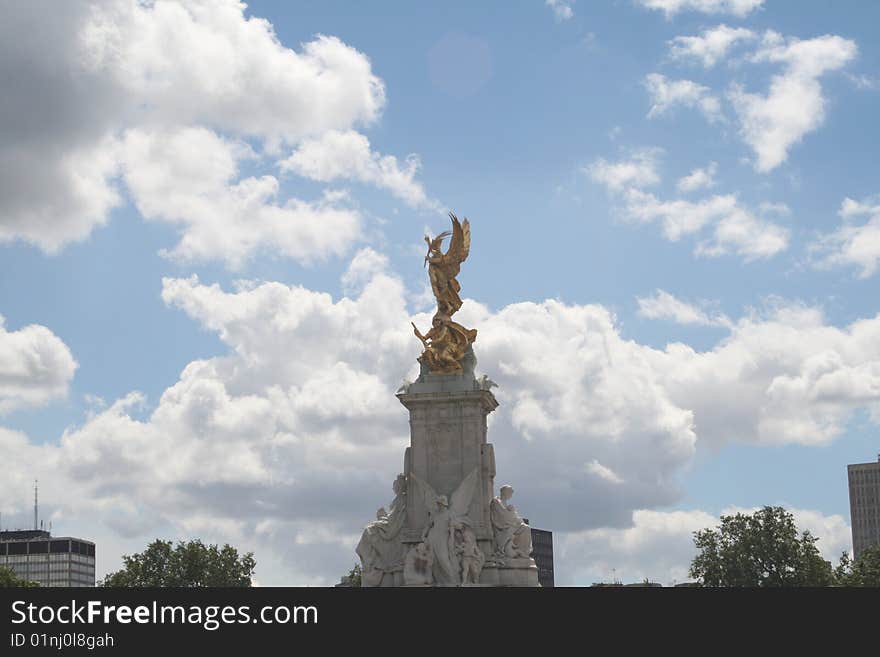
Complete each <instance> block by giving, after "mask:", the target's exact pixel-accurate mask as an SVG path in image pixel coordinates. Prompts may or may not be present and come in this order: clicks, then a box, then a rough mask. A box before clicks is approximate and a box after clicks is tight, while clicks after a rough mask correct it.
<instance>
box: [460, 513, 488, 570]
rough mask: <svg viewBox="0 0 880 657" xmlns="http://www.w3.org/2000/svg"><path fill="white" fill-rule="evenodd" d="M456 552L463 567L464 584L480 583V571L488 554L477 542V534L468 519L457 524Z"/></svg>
mask: <svg viewBox="0 0 880 657" xmlns="http://www.w3.org/2000/svg"><path fill="white" fill-rule="evenodd" d="M455 554H456V555H457V556H458V561H459V564H460V567H461V584H462V586H468V585H474V584H479V583H480V571H482V570H483V563H485V561H486V555H484V554H483V551H482V550H481V549H480V546H479V545H478V544H477V536H476V534H474V530H473V529H471V527H470V523H468V522H466V521H462V522H459V523H458V524H457V525H456V526H455Z"/></svg>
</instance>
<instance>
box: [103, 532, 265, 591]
mask: <svg viewBox="0 0 880 657" xmlns="http://www.w3.org/2000/svg"><path fill="white" fill-rule="evenodd" d="M122 560H123V563H124V567H123V568H122V569H121V570H118V571H116V572H115V573H110V574H109V575H107V577H105V578H104V580H103V581H102V582H101V583H100V586H105V587H115V588H138V587H147V586H159V587H175V586H176V587H189V588H191V587H218V586H230V587H248V586H251V577H252V576H253V573H254V568H255V567H256V565H257V563H256V561H254V556H253V554H252V553H251V552H248V553H247V554H245V555H244V556H240V555H239V554H238V550H236V549H235V548H234V547H232V546H231V545H224V546H223V547H222V548H219V547H217V546H216V545H205V544H204V543H202V542H201V541H200V540H193V541H189V542H187V543H184V542H183V541H180V542H178V543H177V545H176V546H174V545H172V543H171V541H163V540H160V539H156V540H155V541H153V542H152V543H150V544H149V545H148V546H147V549H146V550H144V551H143V552H141V553H138V554H133V555H124V556H123V557H122Z"/></svg>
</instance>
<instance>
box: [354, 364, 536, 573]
mask: <svg viewBox="0 0 880 657" xmlns="http://www.w3.org/2000/svg"><path fill="white" fill-rule="evenodd" d="M475 364H476V359H475V358H474V356H473V352H472V351H469V352H468V354H467V355H466V356H465V358H464V359H463V361H462V365H463V367H464V372H463V373H462V374H433V373H431V372H429V371H427V368H425V367H423V368H422V372H421V373H420V376H419V378H418V379H417V380H416V381H415V382H413V383H410V384H407V385H405V386H403V387H402V388H401V390H400V391H399V392H398V394H397V398H398V399H399V400H400V402H401V403H402V404H403V405H404V406H405V407H406V408H407V410H409V414H410V446H409V447H408V448H407V449H406V452H405V455H404V475H405V476H406V480H407V482H409V483H408V484H407V486H406V493H405V496H403V495H400V496H398V497H397V498H395V502H394V503H393V505H392V507H393V508H396V509H397V512H395V514H389V517H388V519H387V520H384V521H383V520H380V521H378V523H374V525H376V524H378V525H381V527H380V528H379V529H380V530H381V532H383V533H385V534H390V533H391V531H392V529H389V528H393V532H394V536H393V538H390V537H389V538H388V540H384V541H380V540H378V539H371V542H370V541H366V538H362V540H361V544H359V546H358V554H359V555H361V558H362V561H364V568H365V570H366V569H367V568H368V566H369V565H370V564H368V563H367V561H370V563H373V564H374V568H373V570H372V572H373V576H372V577H371V578H369V579H370V584H369V585H372V586H404V585H408V584H411V583H412V581H414V580H413V578H412V576H411V578H410V580H409V582H407V578H406V574H405V571H406V566H405V565H404V563H401V559H402V560H403V561H405V560H406V555H407V554H408V553H410V552H411V551H412V550H413V549H414V548H415V546H417V545H419V544H420V543H422V542H423V541H424V540H425V538H424V537H425V530H426V527H427V526H428V525H429V523H430V522H431V518H430V517H429V509H433V508H434V505H435V504H436V501H437V497H438V496H445V498H446V500H448V501H450V504H452V500H454V499H455V498H456V491H459V490H460V489H461V488H463V487H464V488H468V489H469V490H470V487H471V485H472V486H473V492H472V494H471V496H470V498H469V501H466V502H465V504H466V508H462V509H456V510H454V512H455V518H456V519H457V520H456V521H457V522H459V523H462V522H463V523H464V524H466V525H467V527H468V531H470V532H472V533H473V538H475V539H476V545H477V547H478V548H479V551H480V552H481V553H482V558H480V559H478V560H479V562H480V565H481V570H480V575H479V581H478V582H467V583H465V584H464V585H471V586H474V585H476V586H538V570H537V567H536V566H535V562H534V560H533V559H531V558H506V557H502V556H499V554H498V550H499V546H497V545H496V544H495V536H494V532H493V527H492V512H491V505H492V500H493V495H494V488H495V452H494V449H493V446H492V444H491V443H489V442H488V441H487V435H486V434H487V417H488V415H489V413H491V412H492V411H493V410H495V408H497V406H498V402H497V400H496V399H495V395H493V394H492V391H491V387H492V386H494V385H495V384H494V383H492V382H491V381H489V380H488V379H486V378H485V377H483V378H482V379H479V380H478V379H476V378H475V377H474V374H473V369H474V365H475ZM471 477H475V478H476V483H475V484H474V483H473V482H472V480H471V479H470V478H471ZM466 480H467V481H466ZM414 483H417V484H418V485H413V484H414ZM460 496H461V494H460V493H459V497H460ZM404 509H405V510H404ZM392 515H393V517H391V516H392ZM383 523H384V524H383ZM367 531H368V530H365V537H366V535H367ZM376 534H377V532H376V531H373V532H372V535H374V536H375V535H376ZM367 543H369V544H367ZM373 547H375V548H376V549H375V551H373V550H372V548H373ZM365 554H366V555H367V557H368V559H366V560H365ZM370 555H373V556H375V555H380V556H378V557H376V558H375V559H372V558H369V557H370ZM414 563H415V562H413V563H412V564H411V565H410V567H411V568H413V570H412V571H411V572H412V573H415V568H416V566H415V565H414ZM375 564H378V566H375ZM456 565H460V562H456ZM414 576H415V577H416V578H417V577H418V575H417V574H416V575H414ZM364 581H365V582H366V581H367V578H365V579H364ZM458 581H459V582H460V581H461V578H460V577H459V578H458ZM418 585H422V584H421V583H419V584H418Z"/></svg>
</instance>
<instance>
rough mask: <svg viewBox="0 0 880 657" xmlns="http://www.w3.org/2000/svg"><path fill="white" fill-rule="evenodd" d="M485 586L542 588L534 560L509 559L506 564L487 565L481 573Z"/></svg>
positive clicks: (481, 581)
mask: <svg viewBox="0 0 880 657" xmlns="http://www.w3.org/2000/svg"><path fill="white" fill-rule="evenodd" d="M480 584H481V585H483V586H523V587H535V586H541V585H540V584H539V583H538V567H537V566H536V565H535V560H534V559H508V560H507V561H506V562H505V563H504V564H488V563H487V564H486V565H485V566H483V572H482V573H480Z"/></svg>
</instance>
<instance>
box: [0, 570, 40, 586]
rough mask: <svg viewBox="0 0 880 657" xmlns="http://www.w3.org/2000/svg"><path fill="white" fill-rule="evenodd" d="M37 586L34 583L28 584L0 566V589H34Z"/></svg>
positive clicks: (11, 571) (28, 582)
mask: <svg viewBox="0 0 880 657" xmlns="http://www.w3.org/2000/svg"><path fill="white" fill-rule="evenodd" d="M38 586H39V584H37V583H36V582H30V581H28V580H26V579H21V578H20V577H19V576H18V575H16V574H15V572H14V571H13V570H12V569H11V568H7V567H6V566H0V588H10V587H19V588H35V587H38Z"/></svg>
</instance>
